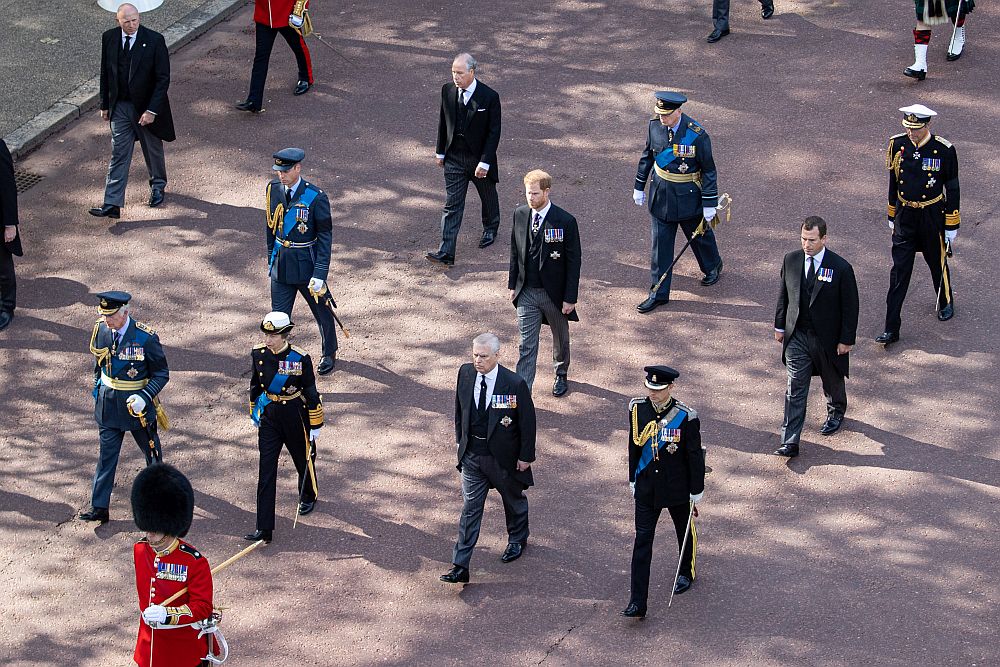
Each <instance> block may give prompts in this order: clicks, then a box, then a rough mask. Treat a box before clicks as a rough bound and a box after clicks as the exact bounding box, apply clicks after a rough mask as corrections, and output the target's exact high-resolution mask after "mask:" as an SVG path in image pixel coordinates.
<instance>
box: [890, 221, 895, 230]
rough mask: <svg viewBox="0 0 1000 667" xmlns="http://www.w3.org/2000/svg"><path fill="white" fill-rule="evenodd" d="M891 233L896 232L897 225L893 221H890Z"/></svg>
mask: <svg viewBox="0 0 1000 667" xmlns="http://www.w3.org/2000/svg"><path fill="white" fill-rule="evenodd" d="M889 231H890V232H894V231H896V223H894V222H893V221H892V220H890V221H889Z"/></svg>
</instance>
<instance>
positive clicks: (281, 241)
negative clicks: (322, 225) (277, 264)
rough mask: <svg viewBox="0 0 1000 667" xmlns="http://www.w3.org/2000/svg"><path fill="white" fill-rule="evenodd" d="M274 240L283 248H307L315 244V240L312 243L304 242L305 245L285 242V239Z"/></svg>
mask: <svg viewBox="0 0 1000 667" xmlns="http://www.w3.org/2000/svg"><path fill="white" fill-rule="evenodd" d="M275 240H276V241H277V242H278V243H280V244H281V245H282V246H283V247H285V248H309V247H311V246H312V245H313V244H314V243H316V239H313V240H312V241H306V242H305V243H295V242H294V241H286V240H285V239H275Z"/></svg>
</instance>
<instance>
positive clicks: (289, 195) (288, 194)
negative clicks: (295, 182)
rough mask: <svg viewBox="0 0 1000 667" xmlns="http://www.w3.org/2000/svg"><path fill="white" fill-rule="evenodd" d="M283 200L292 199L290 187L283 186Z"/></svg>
mask: <svg viewBox="0 0 1000 667" xmlns="http://www.w3.org/2000/svg"><path fill="white" fill-rule="evenodd" d="M285 201H292V189H291V188H285Z"/></svg>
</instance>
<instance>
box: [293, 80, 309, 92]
mask: <svg viewBox="0 0 1000 667" xmlns="http://www.w3.org/2000/svg"><path fill="white" fill-rule="evenodd" d="M310 88H312V84H311V83H309V82H308V81H299V82H298V83H296V84H295V90H294V91H293V92H292V94H293V95H304V94H305V92H306V91H307V90H309V89H310Z"/></svg>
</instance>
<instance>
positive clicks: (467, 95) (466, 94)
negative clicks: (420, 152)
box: [434, 79, 490, 171]
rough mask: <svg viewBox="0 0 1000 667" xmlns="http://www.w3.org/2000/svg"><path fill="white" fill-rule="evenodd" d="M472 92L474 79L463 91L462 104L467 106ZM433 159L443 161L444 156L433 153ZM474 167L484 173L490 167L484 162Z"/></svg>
mask: <svg viewBox="0 0 1000 667" xmlns="http://www.w3.org/2000/svg"><path fill="white" fill-rule="evenodd" d="M458 90H459V93H462V89H461V88H459V89H458ZM474 92H476V79H473V80H472V83H470V84H469V87H468V88H466V89H465V92H464V93H462V104H468V103H469V100H471V99H472V94H473V93H474ZM455 98H456V101H457V100H458V96H457V95H456V96H455ZM434 157H436V158H437V159H439V160H443V159H444V155H443V154H442V153H435V154H434ZM476 167H477V168H479V169H482V170H484V171H489V170H490V165H489V164H488V163H486V162H480V163H479V164H477V165H476Z"/></svg>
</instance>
